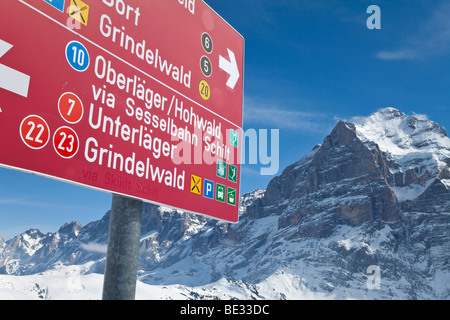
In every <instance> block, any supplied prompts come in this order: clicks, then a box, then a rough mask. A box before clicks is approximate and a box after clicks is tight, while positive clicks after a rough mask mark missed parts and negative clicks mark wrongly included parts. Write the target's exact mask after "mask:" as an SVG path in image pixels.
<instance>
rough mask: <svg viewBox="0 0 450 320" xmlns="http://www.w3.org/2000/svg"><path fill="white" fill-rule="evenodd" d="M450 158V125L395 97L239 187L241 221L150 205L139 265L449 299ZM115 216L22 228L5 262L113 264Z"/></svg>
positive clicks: (143, 274) (290, 291) (10, 265)
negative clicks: (258, 184)
mask: <svg viewBox="0 0 450 320" xmlns="http://www.w3.org/2000/svg"><path fill="white" fill-rule="evenodd" d="M449 165H450V139H449V138H448V137H447V135H446V132H445V129H443V128H441V127H440V126H439V125H437V124H436V123H434V122H432V121H430V120H428V119H426V118H425V117H424V116H420V115H414V116H408V115H405V114H404V113H402V112H401V111H399V110H396V109H393V108H386V109H383V110H380V111H379V112H377V113H375V114H373V115H371V116H370V117H367V118H360V119H353V121H351V122H345V121H340V122H339V123H338V124H337V125H336V127H335V128H334V129H333V131H332V132H331V133H330V135H329V136H327V137H326V138H325V139H324V141H323V143H322V144H321V145H317V146H316V147H315V148H314V149H313V150H312V151H311V152H310V153H309V154H307V155H306V156H304V157H303V158H302V159H301V160H299V161H298V162H297V163H294V164H292V165H290V166H289V167H287V168H286V169H285V170H284V171H283V173H282V174H281V175H280V176H278V177H276V178H274V179H273V180H272V181H271V182H270V183H269V185H268V186H267V188H266V189H262V190H257V191H255V192H252V193H249V194H246V195H243V196H242V197H241V200H240V205H241V206H240V212H241V215H240V221H239V223H238V224H227V223H223V222H217V221H214V220H209V219H207V218H204V217H201V216H194V215H190V214H185V213H183V212H179V211H176V210H170V209H166V208H163V207H158V206H154V205H146V206H145V209H144V213H143V222H142V237H141V249H140V250H141V251H140V264H139V277H140V279H141V280H142V281H144V282H147V283H150V284H155V285H167V284H182V285H187V286H201V285H205V284H208V283H212V282H214V281H217V280H219V279H223V278H225V279H226V281H229V282H233V283H234V284H235V285H236V286H237V287H240V288H242V290H243V291H245V292H246V294H247V295H248V297H249V298H267V297H269V298H276V299H283V298H286V297H288V298H295V296H296V294H299V295H301V296H304V294H305V292H307V293H312V294H314V296H318V297H331V298H338V299H346V298H379V299H390V298H399V299H414V298H419V299H424V298H432V299H436V298H438V299H448V298H449V297H450V264H449V260H450V235H449V232H448V228H449V225H450V170H449ZM108 225H109V215H108V214H107V215H106V216H105V217H104V218H103V219H102V220H101V221H96V222H93V223H91V224H89V225H87V226H85V227H83V228H81V229H80V227H79V226H74V225H73V226H72V224H70V225H66V226H65V227H62V228H61V229H60V230H59V231H58V232H57V233H56V234H49V235H42V234H39V233H38V232H37V231H34V232H35V234H34V238H33V236H32V234H31V233H30V234H28V235H27V237H29V238H33V239H35V240H33V241H34V242H33V241H31V240H29V241H28V242H27V244H25V242H26V241H25V239H24V237H23V236H22V235H19V236H18V237H16V238H17V239H16V238H15V239H12V240H10V241H8V242H7V243H6V244H5V245H4V246H3V248H2V246H1V245H0V267H2V269H0V270H2V271H3V272H7V273H14V274H19V273H27V272H28V273H29V272H37V271H38V270H40V271H42V270H45V269H46V268H51V267H54V266H55V265H57V264H61V263H62V264H81V263H84V262H86V261H96V263H95V264H94V265H93V266H92V267H91V270H90V272H103V270H104V250H105V245H106V242H107V230H108ZM75 229H76V230H77V231H73V230H75ZM57 234H58V236H57ZM20 237H22V238H20ZM38 239H40V240H38ZM44 239H45V240H44ZM19 244H20V245H19ZM33 246H34V247H33ZM1 248H2V249H1ZM27 250H28V253H27ZM373 270H377V272H378V273H377V272H375V271H373ZM372 272H375V273H372ZM286 279H289V281H288V283H287V282H286V281H287V280H286ZM374 279H375V280H374ZM371 281H372V282H371ZM373 281H375V283H377V285H376V286H375V288H374V286H373V285H371V284H372V283H373ZM377 281H378V282H377ZM268 287H270V288H272V289H273V290H272V289H271V290H269V291H270V292H271V293H270V294H269V295H267V292H268V290H267V288H268ZM263 292H264V293H263ZM197 295H198V293H197ZM230 296H232V293H230ZM192 297H193V298H196V297H197V298H198V296H194V295H193V296H192ZM205 297H208V298H214V297H215V296H214V293H211V292H209V293H208V294H207V295H205Z"/></svg>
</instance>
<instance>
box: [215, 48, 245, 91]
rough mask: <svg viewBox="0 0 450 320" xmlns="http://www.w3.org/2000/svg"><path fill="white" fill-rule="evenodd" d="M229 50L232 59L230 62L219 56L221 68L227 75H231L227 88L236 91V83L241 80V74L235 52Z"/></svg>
mask: <svg viewBox="0 0 450 320" xmlns="http://www.w3.org/2000/svg"><path fill="white" fill-rule="evenodd" d="M227 50H228V56H229V57H230V60H227V59H226V58H224V57H222V56H219V67H220V69H222V70H223V71H225V72H226V73H228V74H229V75H230V77H229V78H228V81H227V86H228V87H230V88H231V89H234V87H235V86H236V83H237V82H238V80H239V77H240V74H239V69H238V66H237V62H236V57H235V56H234V52H233V51H231V50H230V49H227Z"/></svg>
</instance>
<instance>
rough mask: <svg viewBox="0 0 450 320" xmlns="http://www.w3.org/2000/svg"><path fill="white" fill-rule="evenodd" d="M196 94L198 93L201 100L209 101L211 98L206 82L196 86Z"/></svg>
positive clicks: (209, 88) (203, 81)
mask: <svg viewBox="0 0 450 320" xmlns="http://www.w3.org/2000/svg"><path fill="white" fill-rule="evenodd" d="M198 92H199V93H200V96H201V97H202V99H203V100H205V101H208V100H209V98H210V97H211V87H210V86H209V83H208V82H207V81H206V80H202V81H200V83H199V84H198Z"/></svg>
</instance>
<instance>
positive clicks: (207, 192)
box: [203, 179, 214, 199]
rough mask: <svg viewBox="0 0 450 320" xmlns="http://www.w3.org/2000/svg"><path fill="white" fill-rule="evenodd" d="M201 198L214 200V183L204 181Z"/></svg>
mask: <svg viewBox="0 0 450 320" xmlns="http://www.w3.org/2000/svg"><path fill="white" fill-rule="evenodd" d="M203 196H204V197H205V198H209V199H214V182H212V181H210V180H207V179H205V181H204V184H203Z"/></svg>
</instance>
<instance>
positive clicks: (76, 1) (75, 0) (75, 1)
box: [69, 0, 89, 27]
mask: <svg viewBox="0 0 450 320" xmlns="http://www.w3.org/2000/svg"><path fill="white" fill-rule="evenodd" d="M69 17H71V18H73V19H75V20H76V21H78V22H80V23H82V24H83V25H85V26H86V27H87V25H88V19H89V5H87V4H86V3H84V2H83V1H81V0H70V7H69Z"/></svg>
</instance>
